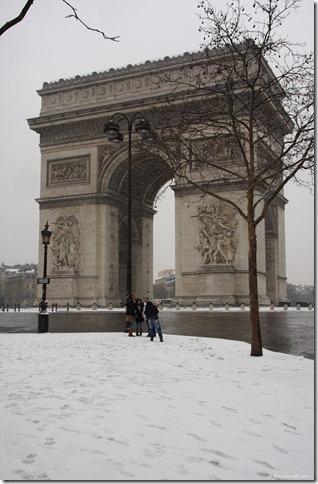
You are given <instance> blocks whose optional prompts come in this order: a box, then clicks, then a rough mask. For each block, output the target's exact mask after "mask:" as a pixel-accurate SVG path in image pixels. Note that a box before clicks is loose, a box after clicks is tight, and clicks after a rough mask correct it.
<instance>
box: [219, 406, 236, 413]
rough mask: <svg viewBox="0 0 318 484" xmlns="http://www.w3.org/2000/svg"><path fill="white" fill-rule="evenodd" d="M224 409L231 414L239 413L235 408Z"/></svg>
mask: <svg viewBox="0 0 318 484" xmlns="http://www.w3.org/2000/svg"><path fill="white" fill-rule="evenodd" d="M222 408H224V410H228V411H229V412H232V413H238V411H237V410H236V409H235V408H231V407H222Z"/></svg>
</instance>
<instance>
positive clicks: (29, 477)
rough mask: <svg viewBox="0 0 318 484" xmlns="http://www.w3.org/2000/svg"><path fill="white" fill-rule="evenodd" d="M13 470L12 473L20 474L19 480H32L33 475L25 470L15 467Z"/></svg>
mask: <svg viewBox="0 0 318 484" xmlns="http://www.w3.org/2000/svg"><path fill="white" fill-rule="evenodd" d="M13 472H14V474H18V475H19V476H21V480H23V481H32V480H33V476H32V475H31V474H28V473H27V472H25V471H24V470H23V469H17V470H15V471H13Z"/></svg>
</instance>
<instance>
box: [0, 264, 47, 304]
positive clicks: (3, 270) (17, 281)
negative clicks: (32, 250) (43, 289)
mask: <svg viewBox="0 0 318 484" xmlns="http://www.w3.org/2000/svg"><path fill="white" fill-rule="evenodd" d="M37 277H38V274H37V266H36V264H17V265H15V266H7V265H5V264H4V263H2V265H1V266H0V304H1V305H3V304H5V305H7V304H9V306H11V307H13V306H14V305H15V304H20V305H21V306H24V307H25V306H33V305H35V298H36V287H37Z"/></svg>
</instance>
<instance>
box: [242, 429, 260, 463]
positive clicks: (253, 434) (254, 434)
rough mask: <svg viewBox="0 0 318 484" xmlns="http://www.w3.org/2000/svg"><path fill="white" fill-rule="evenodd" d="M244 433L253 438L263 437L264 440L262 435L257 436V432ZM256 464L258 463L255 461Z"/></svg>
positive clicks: (246, 431) (245, 431)
mask: <svg viewBox="0 0 318 484" xmlns="http://www.w3.org/2000/svg"><path fill="white" fill-rule="evenodd" d="M243 432H244V433H245V434H248V435H252V437H261V438H263V436H262V435H260V434H257V433H256V432H249V431H248V430H243ZM255 462H256V461H255Z"/></svg>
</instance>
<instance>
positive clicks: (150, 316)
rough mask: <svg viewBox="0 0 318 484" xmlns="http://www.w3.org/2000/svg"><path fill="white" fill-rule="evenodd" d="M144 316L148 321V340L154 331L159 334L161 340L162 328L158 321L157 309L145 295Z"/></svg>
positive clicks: (153, 334) (152, 336)
mask: <svg viewBox="0 0 318 484" xmlns="http://www.w3.org/2000/svg"><path fill="white" fill-rule="evenodd" d="M145 303H146V307H145V316H146V318H147V320H148V323H149V332H150V341H153V339H154V337H155V336H156V333H157V334H158V336H159V339H160V341H163V337H162V330H161V326H160V322H159V309H158V308H157V306H156V305H155V304H154V303H153V302H152V301H150V299H149V298H148V297H145Z"/></svg>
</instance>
